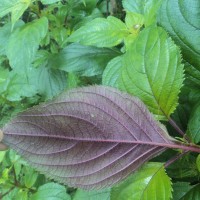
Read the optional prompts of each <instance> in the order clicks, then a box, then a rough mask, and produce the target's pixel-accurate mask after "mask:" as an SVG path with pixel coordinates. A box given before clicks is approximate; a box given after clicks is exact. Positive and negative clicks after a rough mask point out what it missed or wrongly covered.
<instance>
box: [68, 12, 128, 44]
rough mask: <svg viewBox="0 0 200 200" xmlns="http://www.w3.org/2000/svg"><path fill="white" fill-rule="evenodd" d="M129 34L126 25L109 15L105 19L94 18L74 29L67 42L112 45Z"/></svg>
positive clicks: (118, 42)
mask: <svg viewBox="0 0 200 200" xmlns="http://www.w3.org/2000/svg"><path fill="white" fill-rule="evenodd" d="M128 35H129V31H128V29H127V27H126V25H125V24H124V23H123V22H122V21H121V20H119V19H117V18H115V17H112V16H109V17H108V18H107V19H104V18H96V19H94V20H92V21H91V22H89V23H87V24H86V25H85V26H83V27H81V28H79V29H78V30H76V31H75V32H74V33H72V35H71V36H70V37H69V39H68V42H78V43H81V44H83V45H91V46H97V47H113V46H116V45H118V44H120V43H121V42H123V40H124V38H125V37H127V36H128Z"/></svg>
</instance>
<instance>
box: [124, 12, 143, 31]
mask: <svg viewBox="0 0 200 200" xmlns="http://www.w3.org/2000/svg"><path fill="white" fill-rule="evenodd" d="M125 23H126V26H127V28H128V29H129V31H130V32H132V33H133V34H137V33H138V32H139V30H140V28H141V27H142V26H143V24H144V17H143V16H142V15H141V14H138V13H132V12H127V13H126V18H125Z"/></svg>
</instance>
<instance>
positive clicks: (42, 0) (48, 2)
mask: <svg viewBox="0 0 200 200" xmlns="http://www.w3.org/2000/svg"><path fill="white" fill-rule="evenodd" d="M60 1H61V0H41V2H42V3H43V4H44V5H47V4H52V3H56V2H60Z"/></svg>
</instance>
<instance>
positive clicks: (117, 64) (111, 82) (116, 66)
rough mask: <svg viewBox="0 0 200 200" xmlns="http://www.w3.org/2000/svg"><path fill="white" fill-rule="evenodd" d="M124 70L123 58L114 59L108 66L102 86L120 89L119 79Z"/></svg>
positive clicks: (103, 76)
mask: <svg viewBox="0 0 200 200" xmlns="http://www.w3.org/2000/svg"><path fill="white" fill-rule="evenodd" d="M121 68H122V56H118V57H115V58H113V59H112V60H111V61H110V62H109V63H108V65H107V66H106V68H105V70H104V72H103V75H102V84H103V85H108V86H112V87H116V88H117V87H118V79H119V76H120V72H121V71H120V70H121Z"/></svg>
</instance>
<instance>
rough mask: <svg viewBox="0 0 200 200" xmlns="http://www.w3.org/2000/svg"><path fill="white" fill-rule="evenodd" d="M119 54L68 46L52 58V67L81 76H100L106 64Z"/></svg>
mask: <svg viewBox="0 0 200 200" xmlns="http://www.w3.org/2000/svg"><path fill="white" fill-rule="evenodd" d="M118 55H119V52H118V51H116V50H112V49H106V48H97V47H89V46H83V45H80V44H76V43H74V44H70V45H69V46H67V47H66V48H64V49H63V50H62V51H61V52H60V53H59V54H58V55H57V56H56V55H55V56H54V57H53V64H54V67H55V66H57V68H58V69H60V70H64V71H67V72H76V73H79V74H80V75H82V76H94V75H98V74H102V72H103V70H104V68H105V67H106V65H107V63H108V62H109V61H110V60H111V59H112V58H114V57H116V56H118Z"/></svg>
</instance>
